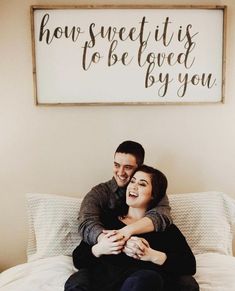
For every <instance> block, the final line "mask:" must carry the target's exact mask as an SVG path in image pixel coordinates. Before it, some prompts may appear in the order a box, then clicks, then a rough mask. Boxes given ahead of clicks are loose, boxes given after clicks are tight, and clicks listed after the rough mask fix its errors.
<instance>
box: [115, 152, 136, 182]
mask: <svg viewBox="0 0 235 291" xmlns="http://www.w3.org/2000/svg"><path fill="white" fill-rule="evenodd" d="M136 168H137V163H136V158H135V157H134V156H133V155H131V154H124V153H116V154H115V156H114V165H113V176H114V178H115V180H116V182H117V184H118V186H119V187H124V186H126V185H127V184H128V182H129V181H130V178H131V176H132V174H133V173H134V171H135V169H136Z"/></svg>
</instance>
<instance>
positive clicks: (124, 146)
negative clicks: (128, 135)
mask: <svg viewBox="0 0 235 291" xmlns="http://www.w3.org/2000/svg"><path fill="white" fill-rule="evenodd" d="M116 153H124V154H131V155H133V156H134V157H135V158H136V163H137V165H138V166H141V165H142V164H143V163H144V155H145V151H144V148H143V147H142V145H141V144H140V143H138V142H135V141H132V140H126V141H124V142H122V143H121V144H120V145H119V146H118V147H117V149H116V151H115V154H116Z"/></svg>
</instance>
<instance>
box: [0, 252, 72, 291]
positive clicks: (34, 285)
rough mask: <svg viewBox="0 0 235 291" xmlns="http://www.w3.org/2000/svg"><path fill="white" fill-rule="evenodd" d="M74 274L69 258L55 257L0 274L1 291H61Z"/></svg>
mask: <svg viewBox="0 0 235 291" xmlns="http://www.w3.org/2000/svg"><path fill="white" fill-rule="evenodd" d="M73 272H75V269H74V267H73V264H72V260H71V257H66V256H57V257H51V258H46V259H41V260H37V261H34V262H31V263H26V264H21V265H18V266H15V267H13V268H10V269H8V270H6V271H4V272H3V273H1V274H0V290H1V291H63V290H64V283H65V281H66V280H67V278H68V277H69V276H70V275H71V274H72V273H73Z"/></svg>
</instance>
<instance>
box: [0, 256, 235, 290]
mask: <svg viewBox="0 0 235 291" xmlns="http://www.w3.org/2000/svg"><path fill="white" fill-rule="evenodd" d="M196 260H197V273H196V275H195V278H196V280H197V281H198V283H199V285H200V291H235V258H234V257H231V256H225V255H221V254H216V253H206V254H201V255H196ZM74 271H76V269H75V268H74V267H73V264H72V260H71V257H66V256H57V257H51V258H47V259H41V260H37V261H34V262H31V263H26V264H22V265H18V266H16V267H13V268H11V269H9V270H6V271H5V272H3V273H1V274H0V291H63V290H64V283H65V281H66V280H67V278H68V277H69V276H70V275H71V274H72V273H73V272H74Z"/></svg>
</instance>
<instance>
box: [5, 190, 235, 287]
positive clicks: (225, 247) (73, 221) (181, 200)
mask: <svg viewBox="0 0 235 291" xmlns="http://www.w3.org/2000/svg"><path fill="white" fill-rule="evenodd" d="M27 199H28V208H29V241H28V263H26V264H21V265H18V266H15V267H13V268H11V269H8V270H6V271H5V272H3V273H1V274H0V291H63V290H64V283H65V281H66V280H67V278H68V277H69V276H70V275H71V274H72V273H73V272H74V271H76V270H75V268H74V267H73V264H72V260H71V257H70V256H71V254H72V250H73V249H74V247H75V246H76V245H77V244H78V243H79V241H80V239H81V238H80V236H79V235H78V231H77V230H78V220H77V213H78V211H79V207H80V204H81V199H80V198H74V197H67V196H66V197H63V196H58V195H46V194H29V195H27ZM169 200H170V204H171V207H172V217H173V220H174V221H175V223H176V224H177V226H178V227H179V228H180V229H181V231H182V232H183V234H184V235H185V237H186V239H187V241H188V243H189V245H190V247H191V249H192V251H193V252H194V254H195V256H196V261H197V273H196V275H195V278H196V280H197V281H198V283H199V285H200V291H235V257H233V256H232V255H231V254H232V238H233V235H234V226H235V203H234V200H232V199H231V198H230V197H229V196H228V195H226V194H224V193H220V192H205V193H188V194H180V195H178V194H175V195H173V194H172V195H169ZM185 221H187V222H186V223H185Z"/></svg>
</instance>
